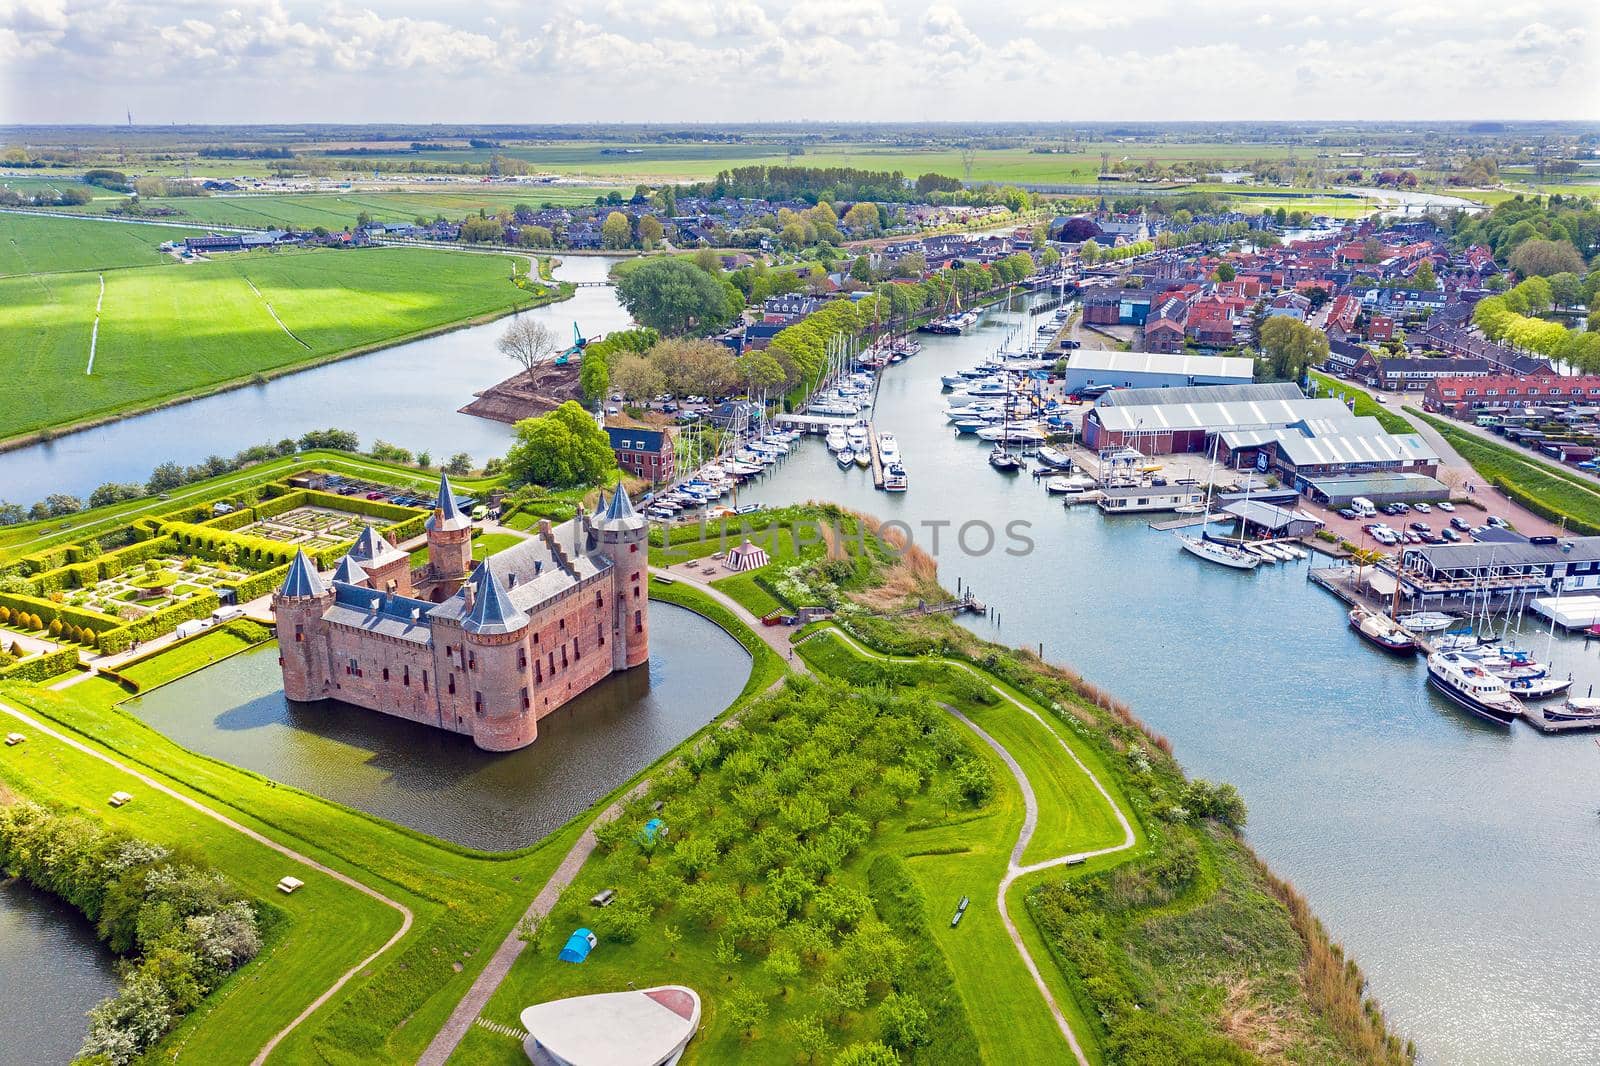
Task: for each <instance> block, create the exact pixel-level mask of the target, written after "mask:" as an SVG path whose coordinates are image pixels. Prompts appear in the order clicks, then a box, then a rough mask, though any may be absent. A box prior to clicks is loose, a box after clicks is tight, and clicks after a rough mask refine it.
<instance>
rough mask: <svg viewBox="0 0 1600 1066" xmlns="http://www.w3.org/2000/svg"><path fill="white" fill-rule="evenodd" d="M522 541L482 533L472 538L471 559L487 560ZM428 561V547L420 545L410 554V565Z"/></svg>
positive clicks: (500, 535)
mask: <svg viewBox="0 0 1600 1066" xmlns="http://www.w3.org/2000/svg"><path fill="white" fill-rule="evenodd" d="M522 541H523V538H522V537H518V536H515V535H513V534H510V533H484V534H482V535H480V536H477V537H474V538H472V557H473V558H474V559H477V560H480V561H482V560H484V559H487V558H488V557H489V556H491V555H493V554H495V553H496V552H503V551H505V550H506V549H507V548H514V547H516V546H517V545H518V544H521V543H522ZM427 561H428V546H427V545H426V544H424V545H422V546H421V547H420V548H415V549H413V550H412V552H411V565H412V566H418V565H420V564H422V563H425V562H427Z"/></svg>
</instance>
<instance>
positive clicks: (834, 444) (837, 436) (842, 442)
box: [827, 426, 850, 452]
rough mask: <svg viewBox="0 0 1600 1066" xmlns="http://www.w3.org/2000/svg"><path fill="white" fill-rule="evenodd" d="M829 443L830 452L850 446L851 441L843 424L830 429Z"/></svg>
mask: <svg viewBox="0 0 1600 1066" xmlns="http://www.w3.org/2000/svg"><path fill="white" fill-rule="evenodd" d="M827 444H828V450H829V451H830V452H836V451H838V450H839V449H840V448H844V447H848V446H849V444H850V441H849V440H848V439H847V438H846V437H845V435H844V428H843V427H842V426H834V427H832V428H831V429H829V430H828V440H827Z"/></svg>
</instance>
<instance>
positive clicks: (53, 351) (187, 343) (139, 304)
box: [0, 217, 539, 438]
mask: <svg viewBox="0 0 1600 1066" xmlns="http://www.w3.org/2000/svg"><path fill="white" fill-rule="evenodd" d="M14 221H15V220H14V219H13V218H10V217H7V218H5V219H4V220H3V221H0V235H6V234H9V233H10V232H11V230H12V228H13V225H14ZM27 221H30V222H31V221H34V220H27ZM73 225H99V224H97V223H76V224H73ZM108 228H110V227H109V226H108ZM118 228H121V227H118ZM127 228H128V229H130V230H138V231H140V232H141V233H142V232H144V231H145V229H146V228H145V227H127ZM147 239H149V238H147ZM517 262H519V263H520V260H517ZM512 263H513V259H512V257H509V256H498V255H468V254H460V253H455V252H448V251H435V250H430V249H412V248H406V249H390V248H380V249H366V250H358V251H297V252H281V251H280V252H257V253H250V254H247V255H239V254H235V255H233V256H231V257H229V256H222V257H218V258H217V259H215V260H211V261H202V262H196V263H191V264H187V265H183V266H177V265H171V266H151V267H140V268H136V269H125V270H108V271H107V272H106V273H105V275H104V277H105V297H104V301H103V305H102V310H101V317H100V329H99V337H98V342H97V348H96V354H95V363H94V371H93V373H92V374H86V373H85V370H86V367H87V364H88V350H89V338H90V332H91V329H92V326H93V322H94V317H95V307H96V302H97V300H99V298H100V279H99V277H98V276H97V275H96V274H94V273H89V272H78V273H63V274H30V275H25V276H14V277H10V278H0V331H4V334H5V335H6V336H7V337H8V338H9V341H10V350H11V352H12V354H13V356H14V360H15V361H14V362H13V364H12V365H13V366H14V367H18V368H21V369H22V371H23V372H21V373H13V374H11V375H8V376H7V379H6V381H5V383H4V384H0V406H3V408H4V411H3V413H0V438H7V437H13V436H17V435H20V434H26V433H29V432H34V431H37V430H40V429H43V428H45V427H58V426H63V425H70V424H74V423H79V422H83V421H86V420H91V419H95V418H101V417H106V416H111V415H117V414H122V413H126V412H129V411H132V410H136V409H139V408H143V407H148V406H150V405H153V404H157V403H160V402H162V401H165V400H170V399H172V398H174V397H178V396H183V395H187V394H190V393H194V392H197V391H200V390H204V389H207V388H211V387H215V386H219V385H222V384H224V383H227V382H231V381H239V380H242V379H246V378H249V377H250V376H251V375H254V374H260V373H270V372H272V371H278V370H283V369H286V368H289V367H293V366H297V365H302V364H306V363H311V362H315V361H318V360H321V359H325V358H328V357H332V356H335V355H338V354H341V353H346V352H350V351H352V350H358V349H365V348H370V347H376V346H383V345H386V344H392V343H395V342H398V341H400V340H402V339H406V338H409V337H414V336H417V335H420V334H423V333H426V332H429V331H433V330H437V329H440V328H444V327H447V326H450V325H453V324H455V323H459V322H463V321H468V320H472V319H477V318H484V317H493V316H497V315H501V314H505V313H506V312H508V311H510V310H512V309H514V308H516V307H520V306H526V305H528V304H529V303H532V302H534V301H535V300H537V299H539V297H537V296H536V295H534V294H530V293H529V292H528V291H525V290H523V289H520V288H518V287H516V286H514V285H513V284H511V282H510V275H511V269H512ZM269 304H270V310H269V307H268V305H269ZM273 312H276V315H277V318H278V319H279V320H281V322H282V325H281V326H280V324H279V322H278V321H275V320H274V318H273ZM291 334H292V335H291Z"/></svg>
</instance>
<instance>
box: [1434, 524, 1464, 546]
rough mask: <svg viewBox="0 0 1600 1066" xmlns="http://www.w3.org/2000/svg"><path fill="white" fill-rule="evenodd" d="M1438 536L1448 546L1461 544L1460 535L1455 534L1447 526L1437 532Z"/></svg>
mask: <svg viewBox="0 0 1600 1066" xmlns="http://www.w3.org/2000/svg"><path fill="white" fill-rule="evenodd" d="M1439 536H1441V537H1443V538H1444V539H1445V541H1446V542H1448V543H1450V544H1459V543H1460V542H1461V534H1460V533H1457V532H1456V531H1455V530H1453V529H1451V528H1450V527H1449V526H1445V527H1444V528H1443V529H1441V530H1439Z"/></svg>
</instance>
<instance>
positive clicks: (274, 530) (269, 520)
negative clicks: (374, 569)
mask: <svg viewBox="0 0 1600 1066" xmlns="http://www.w3.org/2000/svg"><path fill="white" fill-rule="evenodd" d="M369 521H370V519H368V518H366V517H365V516H363V515H358V514H354V513H352V512H350V511H343V510H336V509H334V508H332V507H320V506H313V507H295V508H292V509H290V510H288V511H285V512H283V513H282V514H277V515H271V516H267V517H263V518H261V519H260V520H259V521H255V522H251V523H249V524H248V525H245V526H241V527H240V528H239V529H238V530H237V531H236V532H238V533H239V534H241V535H243V536H247V537H261V538H263V539H265V540H277V541H282V542H283V543H285V544H293V545H295V546H296V547H300V548H304V549H305V550H306V551H308V552H309V551H317V550H320V549H322V548H331V547H333V546H335V545H338V544H348V543H350V542H351V541H353V540H355V539H356V538H357V537H359V536H360V535H361V530H362V528H363V527H365V526H366V525H367V524H368V522H369Z"/></svg>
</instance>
